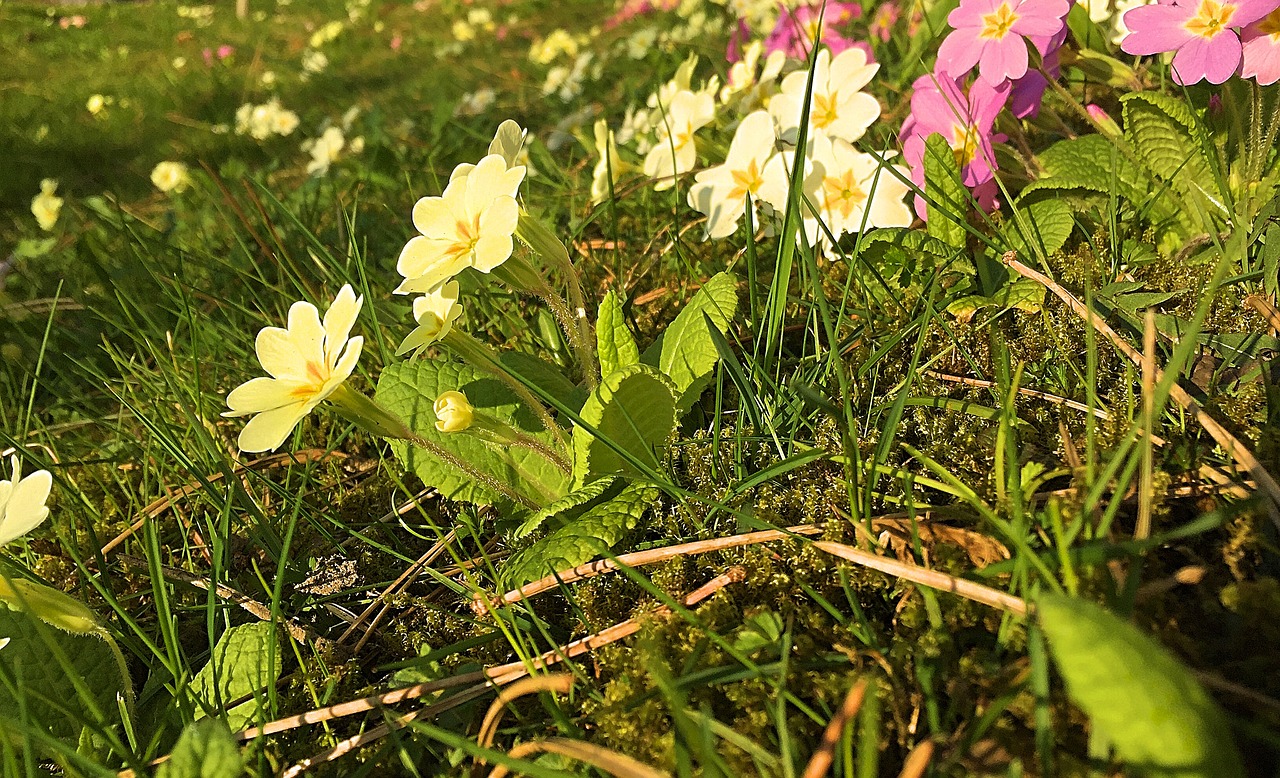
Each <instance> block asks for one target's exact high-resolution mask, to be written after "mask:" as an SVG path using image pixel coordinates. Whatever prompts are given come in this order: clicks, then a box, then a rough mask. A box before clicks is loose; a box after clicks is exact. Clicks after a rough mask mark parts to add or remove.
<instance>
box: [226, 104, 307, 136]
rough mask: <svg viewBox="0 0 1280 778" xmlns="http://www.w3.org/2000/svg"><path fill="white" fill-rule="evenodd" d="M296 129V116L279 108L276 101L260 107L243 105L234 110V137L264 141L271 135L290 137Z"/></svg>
mask: <svg viewBox="0 0 1280 778" xmlns="http://www.w3.org/2000/svg"><path fill="white" fill-rule="evenodd" d="M297 128H298V115H297V114H296V113H294V112H293V111H290V110H288V109H286V108H283V107H281V106H280V101H279V100H276V99H271V100H268V101H267V102H265V103H263V104H261V105H253V104H252V103H245V104H244V105H242V106H240V108H239V109H237V110H236V135H249V136H250V137H253V138H255V139H257V140H266V139H267V138H270V137H271V136H272V135H281V136H283V135H290V134H292V133H293V131H294V130H296V129H297Z"/></svg>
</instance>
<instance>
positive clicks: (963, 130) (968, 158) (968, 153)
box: [951, 124, 978, 168]
mask: <svg viewBox="0 0 1280 778" xmlns="http://www.w3.org/2000/svg"><path fill="white" fill-rule="evenodd" d="M951 132H952V138H951V150H952V151H953V152H955V155H956V165H957V166H958V167H961V168H963V167H964V166H965V165H967V164H969V163H970V162H972V161H973V158H974V157H976V156H977V155H978V128H977V127H975V126H973V125H972V124H967V125H960V124H957V125H955V126H954V127H953V128H952V130H951Z"/></svg>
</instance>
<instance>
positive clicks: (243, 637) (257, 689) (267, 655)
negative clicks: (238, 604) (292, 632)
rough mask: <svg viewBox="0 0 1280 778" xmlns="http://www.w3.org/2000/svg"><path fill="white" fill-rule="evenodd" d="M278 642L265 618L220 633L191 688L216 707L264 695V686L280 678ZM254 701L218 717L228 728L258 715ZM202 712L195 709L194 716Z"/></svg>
mask: <svg viewBox="0 0 1280 778" xmlns="http://www.w3.org/2000/svg"><path fill="white" fill-rule="evenodd" d="M279 648H280V643H279V637H278V635H277V634H276V628H275V626H274V625H272V624H270V623H268V622H265V621H256V622H253V623H251V624H242V625H240V626H238V627H232V628H231V629H229V630H227V631H226V632H224V633H222V637H220V638H218V643H217V645H215V646H214V647H213V655H212V656H211V657H210V658H209V661H208V662H207V663H206V664H205V666H204V667H202V668H200V672H198V673H196V674H195V677H194V678H192V679H191V690H192V691H193V692H194V693H195V694H196V695H198V696H199V697H200V699H202V700H204V702H205V704H206V705H208V706H209V707H210V708H213V709H215V710H216V709H217V706H219V705H226V704H227V703H229V702H232V701H234V700H237V699H239V698H241V697H244V696H245V695H248V694H254V695H260V696H261V697H262V698H263V699H265V697H266V691H265V690H266V689H267V687H269V686H272V685H274V684H275V682H276V679H277V678H279V677H280V661H281V656H280V650H279ZM258 707H259V704H258V700H257V699H253V700H249V701H248V702H245V703H243V704H240V705H237V706H236V707H234V708H232V709H231V710H229V711H226V713H225V714H224V715H223V716H222V720H223V721H225V722H226V724H227V726H229V727H231V728H232V729H237V730H238V729H241V728H242V727H244V726H246V725H248V724H249V723H251V722H253V721H254V720H256V719H257V717H258ZM203 715H204V711H203V710H201V711H197V713H196V717H197V718H199V717H201V716H203Z"/></svg>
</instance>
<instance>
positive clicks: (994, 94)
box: [899, 73, 1012, 218]
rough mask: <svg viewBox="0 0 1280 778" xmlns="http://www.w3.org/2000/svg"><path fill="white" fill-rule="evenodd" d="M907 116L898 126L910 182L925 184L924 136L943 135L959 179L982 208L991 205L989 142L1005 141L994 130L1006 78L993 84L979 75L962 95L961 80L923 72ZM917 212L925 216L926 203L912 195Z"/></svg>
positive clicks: (1006, 93)
mask: <svg viewBox="0 0 1280 778" xmlns="http://www.w3.org/2000/svg"><path fill="white" fill-rule="evenodd" d="M913 89H914V94H912V96H911V115H910V116H908V117H907V121H906V123H904V124H903V125H902V132H901V133H900V134H899V138H900V139H901V141H902V157H903V159H904V160H906V162H907V164H908V165H910V166H911V180H912V181H914V182H915V183H916V186H919V187H920V188H921V189H923V188H924V183H925V181H924V151H925V140H926V139H928V138H929V136H931V135H933V134H934V133H937V134H940V135H942V137H943V138H945V139H946V140H947V144H948V145H949V146H951V150H952V151H953V152H954V153H955V155H956V162H957V163H958V164H959V166H960V177H961V181H962V182H963V183H964V185H965V186H967V187H969V189H970V191H972V192H973V194H974V197H975V198H977V200H978V202H979V204H980V205H981V206H982V207H983V208H984V210H985V209H989V208H992V207H994V206H995V192H996V191H997V189H996V187H995V171H996V160H995V152H994V151H993V150H992V148H991V144H992V142H997V143H998V142H1000V141H1003V140H1004V136H1003V135H1000V134H994V135H993V134H992V129H993V128H994V126H995V121H996V116H997V115H999V113H1000V111H1001V110H1003V109H1004V105H1005V102H1006V101H1007V100H1008V99H1009V92H1010V91H1011V89H1012V85H1011V83H1010V82H1008V81H1005V82H1002V83H1000V84H999V85H992V84H989V83H987V82H986V81H985V80H983V79H981V78H979V79H976V80H975V81H974V82H973V85H972V86H971V87H969V93H968V94H967V95H966V94H965V92H964V89H963V88H962V87H961V85H960V82H959V81H957V80H956V79H955V78H953V77H951V76H949V75H947V74H945V73H934V74H932V75H926V76H921V77H920V78H918V79H916V82H915V84H914V85H913ZM916 213H917V214H919V215H920V216H921V218H924V215H925V203H924V200H923V198H921V197H919V196H917V197H916Z"/></svg>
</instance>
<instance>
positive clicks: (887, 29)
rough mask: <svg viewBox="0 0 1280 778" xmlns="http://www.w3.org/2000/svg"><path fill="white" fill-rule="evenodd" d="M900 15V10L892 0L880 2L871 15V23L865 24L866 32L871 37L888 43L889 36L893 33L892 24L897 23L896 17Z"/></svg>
mask: <svg viewBox="0 0 1280 778" xmlns="http://www.w3.org/2000/svg"><path fill="white" fill-rule="evenodd" d="M901 16H902V12H901V11H899V10H898V4H897V3H894V2H892V0H890V2H887V3H881V4H880V6H879V7H878V8H876V11H875V13H873V14H872V15H871V23H870V24H869V25H868V26H867V34H868V35H870V36H871V37H873V38H879V39H880V42H881V43H888V42H889V36H890V35H892V34H893V26H894V25H895V24H897V23H898V19H899V18H900V17H901Z"/></svg>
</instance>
